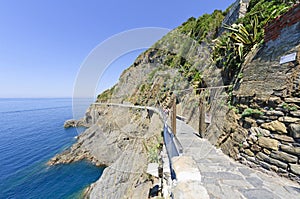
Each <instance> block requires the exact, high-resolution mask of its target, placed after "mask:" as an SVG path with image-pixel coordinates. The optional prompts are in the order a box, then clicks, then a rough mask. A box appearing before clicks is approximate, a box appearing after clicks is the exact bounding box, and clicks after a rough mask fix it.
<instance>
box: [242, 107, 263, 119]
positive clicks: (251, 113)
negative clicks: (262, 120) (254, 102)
mask: <svg viewBox="0 0 300 199" xmlns="http://www.w3.org/2000/svg"><path fill="white" fill-rule="evenodd" d="M260 115H264V113H263V112H261V111H260V110H258V109H252V108H247V109H245V110H244V111H243V113H242V117H247V116H260Z"/></svg>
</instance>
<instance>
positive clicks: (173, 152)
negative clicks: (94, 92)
mask: <svg viewBox="0 0 300 199" xmlns="http://www.w3.org/2000/svg"><path fill="white" fill-rule="evenodd" d="M93 105H106V106H118V107H124V108H136V109H147V110H151V111H154V112H156V113H157V114H158V115H159V116H160V118H161V120H162V121H163V123H164V131H163V138H164V144H165V146H166V149H167V154H168V158H169V163H170V170H171V178H172V180H173V179H176V176H175V173H174V169H173V166H172V158H173V157H175V156H180V155H181V154H182V153H183V147H182V145H181V143H180V142H179V140H178V138H177V137H176V136H175V134H174V133H173V132H172V129H171V128H170V127H169V125H168V124H167V115H166V114H165V113H164V112H163V111H162V109H160V108H155V107H150V106H136V105H131V104H118V103H93Z"/></svg>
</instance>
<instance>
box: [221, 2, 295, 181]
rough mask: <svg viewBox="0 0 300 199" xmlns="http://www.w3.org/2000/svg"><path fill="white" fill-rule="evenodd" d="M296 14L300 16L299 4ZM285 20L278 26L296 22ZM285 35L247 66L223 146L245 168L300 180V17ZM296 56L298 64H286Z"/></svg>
mask: <svg viewBox="0 0 300 199" xmlns="http://www.w3.org/2000/svg"><path fill="white" fill-rule="evenodd" d="M295 11H297V13H295ZM291 13H294V14H295V16H299V14H298V13H300V9H299V5H298V6H295V7H294V8H293V9H292V10H290V11H289V12H288V13H287V14H286V15H287V16H290V15H291ZM283 19H285V20H290V18H289V17H286V16H282V17H280V20H279V19H276V20H275V21H274V23H275V24H278V23H279V22H278V20H279V21H280V23H282V24H289V23H290V22H287V21H286V22H284V21H282V20H283ZM271 26H273V25H272V24H269V26H268V27H271ZM272 32H273V33H272V34H276V35H277V32H278V31H277V30H276V31H272ZM279 32H280V33H279V35H277V36H276V38H275V37H274V40H272V39H271V40H269V42H267V43H266V44H265V45H264V46H263V47H262V48H261V49H260V50H259V51H258V53H257V54H256V55H255V56H254V57H253V58H252V60H251V61H250V63H248V64H247V65H245V66H244V69H243V71H242V73H243V78H242V79H241V81H240V82H239V83H238V84H237V85H236V87H235V88H234V89H235V90H234V92H233V96H234V98H233V104H234V106H235V107H236V109H233V110H231V111H229V113H228V114H227V116H226V120H224V122H225V125H224V126H223V128H222V129H220V130H222V131H223V134H221V136H220V137H219V139H218V142H217V145H218V146H220V147H221V148H222V150H223V151H224V152H225V153H227V154H228V155H230V156H231V157H233V158H235V159H237V160H239V161H241V162H242V163H244V164H247V165H250V166H251V167H260V168H264V169H266V170H270V171H274V172H276V173H278V174H279V175H281V176H285V177H289V178H291V179H293V180H296V181H298V182H300V64H299V63H300V17H298V21H294V22H293V24H292V25H287V26H283V27H282V29H281V30H280V31H279ZM266 34H267V35H268V34H269V35H270V33H268V28H267V29H266ZM272 38H273V37H272ZM295 52H296V53H297V60H295V61H292V62H288V63H285V64H280V58H281V57H282V56H285V55H288V54H290V53H295Z"/></svg>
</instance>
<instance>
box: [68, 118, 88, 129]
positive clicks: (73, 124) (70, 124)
mask: <svg viewBox="0 0 300 199" xmlns="http://www.w3.org/2000/svg"><path fill="white" fill-rule="evenodd" d="M79 126H86V125H85V123H84V121H83V120H74V119H70V120H67V121H65V123H64V128H70V127H79Z"/></svg>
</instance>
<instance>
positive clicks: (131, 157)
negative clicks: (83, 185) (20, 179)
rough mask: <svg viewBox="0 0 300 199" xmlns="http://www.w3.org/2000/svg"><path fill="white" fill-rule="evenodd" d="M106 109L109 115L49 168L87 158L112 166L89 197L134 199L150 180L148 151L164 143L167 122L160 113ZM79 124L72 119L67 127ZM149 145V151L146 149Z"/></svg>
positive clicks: (84, 134) (83, 135)
mask: <svg viewBox="0 0 300 199" xmlns="http://www.w3.org/2000/svg"><path fill="white" fill-rule="evenodd" d="M104 109H105V111H106V113H105V114H102V115H99V117H98V118H99V119H98V120H97V123H95V124H92V126H91V127H89V128H88V129H87V130H86V131H85V132H83V133H82V134H80V135H79V136H78V139H77V142H76V143H75V144H74V145H73V146H72V147H70V148H69V149H68V150H66V151H64V152H63V153H61V154H58V155H56V156H55V157H54V158H52V159H51V160H50V161H49V162H48V165H55V164H66V163H71V162H76V161H79V160H83V159H86V160H89V161H91V162H92V163H94V164H95V165H96V166H108V167H107V168H106V169H105V170H104V172H103V175H102V176H101V178H100V179H99V180H98V181H97V182H96V183H94V184H92V185H91V186H90V187H89V189H88V190H87V193H86V195H88V196H89V198H99V197H100V198H116V197H117V196H119V197H117V198H122V197H123V196H124V195H127V196H128V197H129V198H134V197H133V193H134V192H135V189H137V187H139V190H140V189H141V186H142V185H143V184H144V183H146V181H147V175H146V174H145V171H146V166H147V164H148V161H149V160H148V156H149V154H148V153H149V152H148V150H149V149H151V146H152V145H153V146H157V145H158V141H159V140H161V139H159V137H160V136H161V130H162V128H163V123H162V121H161V119H160V116H159V115H158V114H156V113H154V114H152V115H151V117H144V116H145V113H147V111H146V110H145V111H141V110H129V109H128V108H120V107H109V108H108V107H106V106H105V107H104V108H103V110H104ZM103 112H104V111H103ZM76 122H77V121H76V120H70V121H68V122H67V123H66V126H67V127H69V126H76V125H78V123H76ZM128 124H132V125H128ZM124 138H125V139H124ZM145 145H146V146H147V147H149V149H145ZM112 179H113V180H112ZM137 185H139V186H137ZM143 187H144V188H145V187H149V186H143ZM144 188H142V189H143V190H144ZM145 189H146V188H145ZM145 193H146V192H145ZM101 196H103V197H101Z"/></svg>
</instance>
